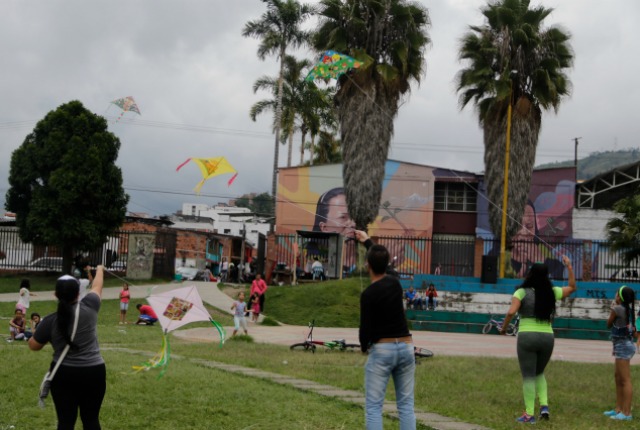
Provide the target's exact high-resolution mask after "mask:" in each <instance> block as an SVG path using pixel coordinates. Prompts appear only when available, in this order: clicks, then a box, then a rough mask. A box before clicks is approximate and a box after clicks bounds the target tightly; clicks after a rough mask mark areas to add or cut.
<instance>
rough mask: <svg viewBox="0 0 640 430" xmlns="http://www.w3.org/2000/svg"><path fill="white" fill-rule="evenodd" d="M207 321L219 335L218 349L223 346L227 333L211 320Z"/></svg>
mask: <svg viewBox="0 0 640 430" xmlns="http://www.w3.org/2000/svg"><path fill="white" fill-rule="evenodd" d="M209 321H211V324H213V326H214V327H215V328H216V330H218V334H219V335H220V348H222V345H224V342H225V341H226V340H227V332H226V331H225V329H224V327H222V326H221V325H220V324H218V323H217V322H216V321H214V320H213V319H210V320H209Z"/></svg>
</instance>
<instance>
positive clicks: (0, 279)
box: [0, 272, 171, 429]
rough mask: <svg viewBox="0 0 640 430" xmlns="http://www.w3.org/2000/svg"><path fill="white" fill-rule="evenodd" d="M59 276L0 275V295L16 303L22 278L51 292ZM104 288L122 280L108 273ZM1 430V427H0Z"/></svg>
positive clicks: (160, 281) (161, 280) (153, 281)
mask: <svg viewBox="0 0 640 430" xmlns="http://www.w3.org/2000/svg"><path fill="white" fill-rule="evenodd" d="M60 276H61V274H59V273H55V274H52V273H49V272H47V273H45V272H43V273H28V274H24V275H0V293H15V294H16V302H17V301H18V292H19V291H20V281H21V280H22V279H24V278H26V279H29V281H30V282H31V288H30V290H31V291H33V292H38V291H53V289H54V288H55V285H56V279H58V278H59V277H60ZM169 282H171V279H168V278H166V279H165V278H152V279H149V280H144V281H133V282H131V284H134V285H143V284H166V283H169ZM104 286H105V287H120V286H122V280H120V279H118V278H116V277H115V276H113V275H112V274H110V273H105V279H104ZM0 429H2V427H0Z"/></svg>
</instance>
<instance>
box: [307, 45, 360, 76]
mask: <svg viewBox="0 0 640 430" xmlns="http://www.w3.org/2000/svg"><path fill="white" fill-rule="evenodd" d="M361 65H362V62H360V61H358V60H356V59H355V58H353V57H349V56H348V55H345V54H341V53H339V52H336V51H326V52H324V53H323V54H322V55H321V56H320V60H318V63H316V65H315V66H313V69H311V71H310V72H309V74H308V75H307V77H306V78H305V80H306V81H313V80H314V79H316V78H320V79H330V78H331V79H338V78H339V77H340V76H342V75H343V74H345V73H347V72H348V71H349V70H351V69H357V68H359V67H360V66H361Z"/></svg>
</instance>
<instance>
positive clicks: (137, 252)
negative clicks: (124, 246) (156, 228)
mask: <svg viewBox="0 0 640 430" xmlns="http://www.w3.org/2000/svg"><path fill="white" fill-rule="evenodd" d="M155 243H156V236H155V234H131V235H129V248H128V251H129V252H128V257H127V278H129V279H150V278H151V277H152V275H153V249H154V247H155Z"/></svg>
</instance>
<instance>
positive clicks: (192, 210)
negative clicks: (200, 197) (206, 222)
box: [191, 206, 196, 216]
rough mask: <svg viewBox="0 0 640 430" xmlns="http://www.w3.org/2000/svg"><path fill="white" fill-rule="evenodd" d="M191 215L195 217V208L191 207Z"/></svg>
mask: <svg viewBox="0 0 640 430" xmlns="http://www.w3.org/2000/svg"><path fill="white" fill-rule="evenodd" d="M191 215H193V216H195V215H196V207H195V206H191Z"/></svg>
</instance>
